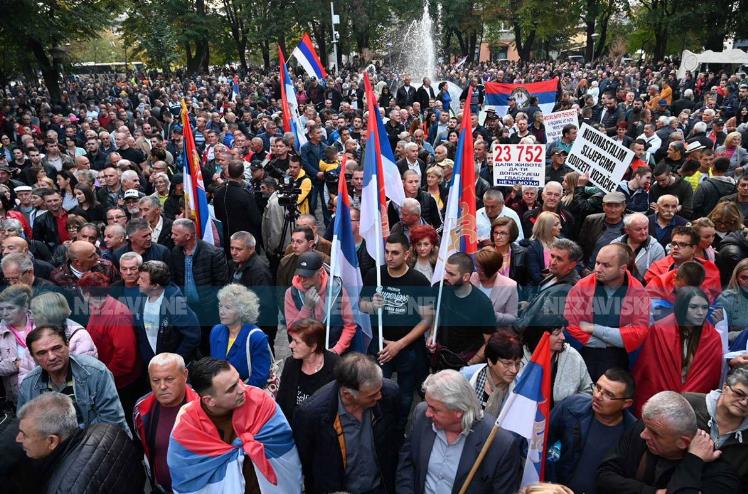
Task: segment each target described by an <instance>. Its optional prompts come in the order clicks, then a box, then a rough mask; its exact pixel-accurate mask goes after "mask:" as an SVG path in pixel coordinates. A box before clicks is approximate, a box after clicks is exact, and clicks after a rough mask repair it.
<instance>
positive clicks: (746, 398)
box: [727, 384, 748, 403]
mask: <svg viewBox="0 0 748 494" xmlns="http://www.w3.org/2000/svg"><path fill="white" fill-rule="evenodd" d="M727 387H728V388H730V391H732V394H734V395H735V399H736V400H738V401H742V402H743V403H748V395H747V394H745V392H743V391H742V390H739V389H735V388H733V387H732V386H730V385H729V384H728V385H727Z"/></svg>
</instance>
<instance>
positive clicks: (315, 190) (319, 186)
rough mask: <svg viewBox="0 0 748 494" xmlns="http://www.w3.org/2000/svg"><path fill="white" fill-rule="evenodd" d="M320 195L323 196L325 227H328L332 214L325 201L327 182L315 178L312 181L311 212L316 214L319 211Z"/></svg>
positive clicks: (310, 194)
mask: <svg viewBox="0 0 748 494" xmlns="http://www.w3.org/2000/svg"><path fill="white" fill-rule="evenodd" d="M318 197H321V198H322V218H323V219H324V221H325V228H327V227H328V226H330V220H331V219H332V216H331V215H330V210H329V209H327V204H326V203H325V182H319V181H317V180H314V181H313V182H312V191H311V192H310V193H309V214H311V215H314V213H315V212H316V211H317V198H318Z"/></svg>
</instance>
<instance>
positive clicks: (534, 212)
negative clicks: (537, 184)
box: [522, 182, 574, 238]
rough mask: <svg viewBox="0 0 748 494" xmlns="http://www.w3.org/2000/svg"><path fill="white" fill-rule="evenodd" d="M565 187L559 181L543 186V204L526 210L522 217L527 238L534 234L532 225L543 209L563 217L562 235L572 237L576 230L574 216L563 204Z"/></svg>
mask: <svg viewBox="0 0 748 494" xmlns="http://www.w3.org/2000/svg"><path fill="white" fill-rule="evenodd" d="M563 193H564V188H563V187H562V186H561V184H560V183H558V182H548V183H547V184H545V187H543V192H542V193H541V195H540V197H541V199H542V200H543V204H542V205H541V206H538V207H536V208H534V209H531V210H530V211H528V212H526V213H525V214H524V216H523V217H522V230H523V232H524V235H525V237H526V238H530V237H531V236H532V227H533V225H534V224H535V221H536V220H537V219H538V216H539V215H540V213H542V212H543V211H550V212H552V213H556V214H558V215H559V217H561V235H562V236H564V237H566V238H572V233H573V232H574V217H573V216H572V214H571V213H569V212H568V211H567V210H566V209H565V208H564V207H562V206H561V196H562V195H563Z"/></svg>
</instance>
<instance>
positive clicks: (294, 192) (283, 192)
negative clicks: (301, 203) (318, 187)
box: [278, 175, 301, 209]
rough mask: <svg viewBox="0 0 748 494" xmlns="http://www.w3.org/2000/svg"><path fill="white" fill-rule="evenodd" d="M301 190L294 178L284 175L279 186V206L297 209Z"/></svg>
mask: <svg viewBox="0 0 748 494" xmlns="http://www.w3.org/2000/svg"><path fill="white" fill-rule="evenodd" d="M299 194H301V189H300V188H299V187H297V186H296V181H295V180H294V179H293V177H290V176H288V175H284V176H283V177H282V178H281V182H280V183H279V184H278V204H280V205H281V206H284V207H285V208H287V209H296V205H297V201H298V200H299Z"/></svg>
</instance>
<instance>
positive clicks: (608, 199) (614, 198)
mask: <svg viewBox="0 0 748 494" xmlns="http://www.w3.org/2000/svg"><path fill="white" fill-rule="evenodd" d="M607 203H614V204H624V203H626V196H625V195H623V192H618V191H616V192H608V193H607V194H605V195H604V196H603V204H607Z"/></svg>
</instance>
